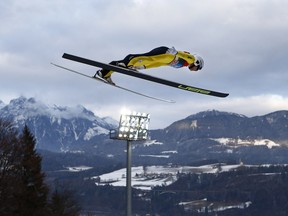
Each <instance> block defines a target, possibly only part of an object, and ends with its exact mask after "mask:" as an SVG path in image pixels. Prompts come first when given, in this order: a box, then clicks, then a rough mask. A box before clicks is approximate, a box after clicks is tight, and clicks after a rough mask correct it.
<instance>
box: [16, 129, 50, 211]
mask: <svg viewBox="0 0 288 216" xmlns="http://www.w3.org/2000/svg"><path fill="white" fill-rule="evenodd" d="M35 145H36V140H35V138H34V136H33V134H32V133H31V132H30V130H29V128H28V127H27V125H25V127H24V129H23V132H22V135H21V136H20V147H21V150H22V157H21V168H22V169H21V183H22V187H21V188H22V191H21V194H20V195H19V197H18V201H19V212H18V213H20V214H21V215H27V216H28V215H29V216H34V215H35V216H36V215H37V216H38V215H42V216H44V215H46V214H48V213H47V195H48V188H47V186H46V185H45V183H44V174H43V173H42V172H41V160H42V158H41V156H40V155H39V154H38V153H37V152H36V150H35Z"/></svg>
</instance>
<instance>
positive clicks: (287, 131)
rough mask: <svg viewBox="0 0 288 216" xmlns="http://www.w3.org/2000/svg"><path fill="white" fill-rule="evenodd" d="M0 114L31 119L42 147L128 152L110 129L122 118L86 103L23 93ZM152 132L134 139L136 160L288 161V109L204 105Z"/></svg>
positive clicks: (113, 154)
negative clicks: (66, 103)
mask: <svg viewBox="0 0 288 216" xmlns="http://www.w3.org/2000/svg"><path fill="white" fill-rule="evenodd" d="M0 118H1V119H7V120H9V121H11V122H13V123H14V125H15V127H17V128H19V129H21V128H23V126H24V125H25V124H26V125H27V126H28V127H29V128H30V130H31V132H32V133H33V134H34V136H35V138H36V140H37V148H38V149H42V150H49V151H52V152H81V153H87V154H95V155H98V156H103V157H106V158H114V159H117V158H119V159H121V160H122V159H123V158H125V154H126V153H125V145H123V144H124V143H123V141H115V140H111V139H110V137H109V131H110V130H111V129H115V128H117V127H118V122H117V121H116V120H114V119H112V118H110V117H105V118H101V117H98V116H96V115H95V114H94V113H93V112H92V111H89V110H87V109H86V108H85V107H83V106H81V105H77V106H75V107H61V106H57V105H53V106H50V105H47V104H45V103H43V102H41V101H38V100H36V99H35V98H25V97H19V98H16V99H13V100H11V101H10V103H9V104H4V103H3V102H2V101H0ZM150 138H151V139H149V140H148V141H145V142H135V143H134V146H133V157H134V160H135V162H136V163H139V164H141V163H151V164H152V163H154V162H157V163H169V162H173V163H175V162H176V163H192V162H195V161H205V160H219V159H221V160H226V162H227V161H230V160H232V161H237V160H246V161H248V162H250V163H251V162H252V163H253V162H254V163H258V162H259V163H260V162H261V163H262V162H271V161H272V162H278V163H284V162H286V161H287V162H288V159H286V158H288V157H287V155H286V152H287V151H288V150H287V149H288V148H287V146H288V111H287V110H282V111H275V112H273V113H269V114H267V115H263V116H255V117H246V116H244V115H241V114H236V113H230V112H222V111H217V110H209V111H203V112H199V113H197V114H193V115H190V116H188V117H187V118H185V119H181V120H179V121H176V122H174V123H172V124H171V125H169V126H168V127H166V128H164V129H158V130H151V131H150ZM147 157H149V160H147ZM148 161H149V162H148Z"/></svg>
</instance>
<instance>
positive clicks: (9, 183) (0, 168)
mask: <svg viewBox="0 0 288 216" xmlns="http://www.w3.org/2000/svg"><path fill="white" fill-rule="evenodd" d="M18 143H19V142H18V139H17V133H16V130H15V129H14V127H13V125H12V124H11V123H10V122H8V121H4V120H1V119H0V215H3V216H4V215H11V213H12V212H13V211H14V210H15V203H17V200H16V196H15V195H16V194H17V193H18V192H19V185H20V182H21V181H20V178H19V175H18V174H19V172H18V171H19V164H20V160H19V158H20V157H19V156H20V155H21V151H20V148H19V145H18Z"/></svg>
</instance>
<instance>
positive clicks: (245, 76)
mask: <svg viewBox="0 0 288 216" xmlns="http://www.w3.org/2000/svg"><path fill="white" fill-rule="evenodd" d="M287 9H288V2H287V1H286V0H269V1H268V0H235V1H231V0H219V1H217V3H216V2H212V1H210V0H201V1H197V0H177V1H174V0H145V1H144V0H123V1H118V0H111V1H106V0H97V1H95V0H87V1H84V2H83V1H77V0H62V1H58V0H50V1H36V0H29V1H17V0H11V1H8V2H6V1H5V2H4V1H2V2H0V24H1V29H0V76H1V81H0V82H1V83H0V100H3V101H5V102H6V103H7V102H8V101H9V100H10V99H12V98H15V97H17V95H19V96H20V95H24V96H26V97H27V98H30V97H34V96H35V97H37V98H40V99H41V100H42V101H45V102H48V103H50V104H58V105H62V106H66V105H67V106H74V105H76V104H82V105H84V106H87V107H88V108H91V109H92V110H93V111H95V113H96V114H97V115H100V116H102V115H103V116H112V117H114V118H115V119H118V118H119V114H118V110H120V109H121V108H122V107H123V106H127V107H130V108H131V109H134V110H136V111H140V112H147V110H148V111H149V112H150V113H151V127H154V128H161V127H165V126H168V125H169V124H170V123H172V122H173V121H175V120H178V119H180V118H185V117H187V116H189V115H191V114H193V113H195V112H199V111H203V110H208V109H220V110H223V111H229V112H230V111H231V112H237V113H240V114H244V115H248V116H251V115H260V114H266V113H267V112H271V111H274V110H276V109H287V82H288V73H287V68H288V62H287V59H286V58H287V56H288V51H287V50H288V39H287V35H288V24H287V23H288V16H287ZM161 45H166V46H175V47H176V48H177V49H179V50H186V51H190V52H192V53H194V52H196V53H199V54H201V55H202V56H203V58H204V60H205V68H204V69H203V70H202V71H200V72H197V73H191V72H189V71H188V70H187V69H177V70H176V69H172V68H169V67H162V68H157V69H151V70H146V71H143V73H147V74H150V75H155V76H158V77H163V78H165V79H169V80H174V81H177V82H182V83H184V84H188V85H193V86H197V87H203V88H208V89H212V90H218V91H224V92H229V93H230V96H229V97H228V98H226V99H219V98H213V97H207V96H203V95H197V94H192V93H189V92H188V93H187V92H184V91H181V90H177V89H172V88H169V87H165V86H162V85H158V84H155V83H150V82H147V81H143V80H139V79H136V78H131V77H127V76H124V75H117V74H113V80H114V81H116V82H117V83H118V84H119V85H122V86H124V87H127V88H131V89H133V90H136V91H140V92H143V93H146V94H150V95H152V96H157V97H163V98H167V99H173V100H176V101H177V103H176V104H172V105H171V104H166V103H161V102H156V101H153V100H150V99H145V98H142V97H140V96H136V95H132V94H130V93H127V92H124V91H121V90H117V89H115V88H113V87H110V86H106V85H103V84H101V83H98V82H95V81H93V80H89V79H86V78H82V77H79V76H77V75H74V74H69V72H66V71H62V70H60V69H58V68H55V67H53V66H52V65H50V62H55V63H58V64H61V65H63V66H67V67H70V68H72V69H76V70H79V71H81V72H84V73H87V74H90V75H93V74H94V73H95V71H96V70H97V69H96V68H93V67H90V66H87V65H82V64H79V63H75V62H71V61H68V60H64V59H62V58H61V56H62V54H63V53H64V52H67V53H71V54H75V55H79V56H82V57H87V58H91V59H95V60H99V61H104V62H110V61H111V60H117V59H122V58H124V57H125V56H126V55H127V54H129V53H143V52H147V51H149V50H151V49H153V48H155V47H157V46H161Z"/></svg>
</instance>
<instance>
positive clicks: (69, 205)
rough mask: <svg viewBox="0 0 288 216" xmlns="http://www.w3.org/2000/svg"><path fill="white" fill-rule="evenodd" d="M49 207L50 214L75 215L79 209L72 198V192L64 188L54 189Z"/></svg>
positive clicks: (59, 215)
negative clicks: (60, 189) (62, 189)
mask: <svg viewBox="0 0 288 216" xmlns="http://www.w3.org/2000/svg"><path fill="white" fill-rule="evenodd" d="M50 209H51V212H52V215H57V216H76V215H78V213H79V211H80V208H79V206H78V204H77V202H76V201H75V200H74V198H73V194H72V193H71V191H68V190H64V191H63V192H59V191H58V190H56V191H55V192H54V193H53V194H52V199H51V203H50Z"/></svg>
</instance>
